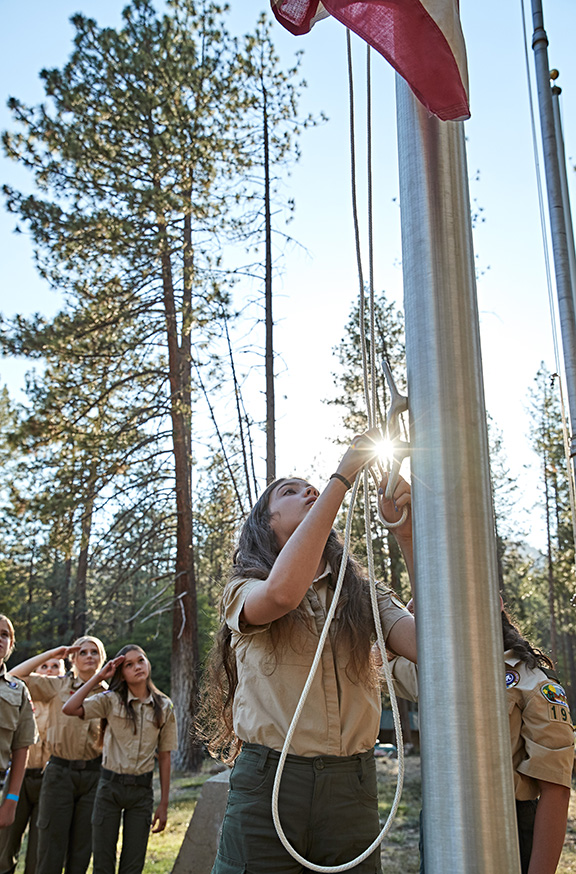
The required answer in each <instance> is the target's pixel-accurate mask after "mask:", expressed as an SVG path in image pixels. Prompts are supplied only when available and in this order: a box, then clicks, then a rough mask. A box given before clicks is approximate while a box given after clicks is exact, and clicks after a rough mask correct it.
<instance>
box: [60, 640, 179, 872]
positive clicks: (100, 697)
mask: <svg viewBox="0 0 576 874" xmlns="http://www.w3.org/2000/svg"><path fill="white" fill-rule="evenodd" d="M104 680H109V687H108V690H107V691H106V692H100V693H99V694H97V695H93V696H92V697H89V696H90V694H91V692H92V690H93V688H94V687H95V686H96V685H97V684H98V683H101V682H103V681H104ZM62 712H63V713H65V714H66V715H67V716H79V717H80V718H81V719H94V718H95V717H100V718H101V719H102V723H103V724H102V731H103V750H102V772H101V775H100V781H99V783H98V788H97V790H96V799H95V801H94V811H93V814H92V840H93V858H94V874H113V872H114V871H115V869H116V845H117V843H118V832H119V828H120V820H121V819H122V827H123V840H122V852H121V855H120V866H119V872H120V874H139V872H141V871H142V869H143V867H144V862H145V859H146V847H147V845H148V835H149V833H150V824H151V823H152V831H154V832H161V831H163V829H164V828H165V827H166V820H167V817H168V798H169V792H170V751H171V750H175V749H177V747H178V741H177V734H176V719H175V717H174V711H173V707H172V702H171V701H170V699H169V698H168V697H167V696H166V695H163V694H162V692H160V691H159V689H157V688H156V686H155V685H154V683H153V682H152V678H151V676H150V662H149V661H148V659H147V657H146V653H145V652H144V650H143V649H142V648H141V647H139V646H136V645H135V644H128V645H127V646H124V647H122V649H121V650H120V651H119V652H118V653H117V654H116V656H115V657H114V658H113V659H112V661H110V662H108V663H107V664H106V665H104V667H103V668H102V669H101V670H100V671H99V672H98V674H97V675H96V676H94V677H93V679H92V680H90V681H88V683H86V684H85V685H84V686H82V688H80V689H78V691H77V692H76V693H75V694H74V695H72V697H71V698H69V700H68V701H67V702H66V704H65V705H64V707H63V708H62ZM156 753H157V754H158V767H159V771H160V803H159V805H158V807H157V808H156V812H155V813H154V818H152V811H153V805H154V796H153V791H152V776H153V773H154V758H155V755H156Z"/></svg>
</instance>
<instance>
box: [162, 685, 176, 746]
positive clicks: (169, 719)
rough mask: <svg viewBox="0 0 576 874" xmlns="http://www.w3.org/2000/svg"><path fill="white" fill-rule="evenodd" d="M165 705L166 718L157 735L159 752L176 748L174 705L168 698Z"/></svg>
mask: <svg viewBox="0 0 576 874" xmlns="http://www.w3.org/2000/svg"><path fill="white" fill-rule="evenodd" d="M166 705H167V713H166V719H165V720H164V725H163V726H162V728H161V729H160V733H159V735H158V752H159V753H163V752H166V751H168V750H177V749H178V729H177V726H176V716H175V715H174V705H173V704H172V702H171V701H170V699H169V698H168V699H167V701H166Z"/></svg>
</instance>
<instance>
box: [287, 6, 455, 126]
mask: <svg viewBox="0 0 576 874" xmlns="http://www.w3.org/2000/svg"><path fill="white" fill-rule="evenodd" d="M271 5H272V11H273V13H274V15H275V16H276V18H277V19H278V21H279V22H280V24H282V25H284V27H285V28H287V30H289V31H290V32H291V33H294V34H297V35H300V34H303V33H308V32H309V31H310V30H311V28H312V27H313V26H314V24H315V23H316V22H317V21H320V19H322V18H326V17H327V16H328V15H332V16H334V18H337V19H338V21H340V22H341V23H342V24H344V25H345V26H346V27H348V28H350V30H352V31H354V33H356V34H358V36H360V37H362V39H364V40H366V42H367V43H368V44H369V45H371V46H372V48H374V49H376V51H378V52H380V54H381V55H384V57H385V58H386V60H387V61H389V62H390V63H391V64H392V66H393V67H394V69H395V70H397V71H398V73H399V74H400V75H401V76H402V77H403V78H404V79H405V80H406V81H407V82H408V84H409V85H410V88H411V89H412V91H413V92H414V94H415V95H416V97H417V98H418V99H419V100H420V101H421V102H422V103H423V104H424V106H425V107H426V108H427V109H428V110H429V111H430V112H432V113H433V114H434V115H437V116H438V118H441V119H442V120H443V121H448V120H451V121H456V120H460V119H465V118H469V117H470V108H469V105H468V69H467V63H466V46H465V44H464V37H463V35H462V29H461V27H460V12H459V0H322V2H320V0H271Z"/></svg>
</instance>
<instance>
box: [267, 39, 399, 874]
mask: <svg viewBox="0 0 576 874" xmlns="http://www.w3.org/2000/svg"><path fill="white" fill-rule="evenodd" d="M346 38H347V47H348V74H349V90H350V154H351V178H352V212H353V220H354V231H355V242H356V259H357V265H358V277H359V284H360V315H359V325H360V337H361V344H362V369H363V375H364V394H365V399H366V408H367V413H368V426H369V428H372V427H374V421H375V418H376V368H375V358H376V356H375V349H376V340H375V333H376V332H375V323H374V279H373V245H372V239H373V233H372V169H371V161H372V157H371V108H370V104H371V84H370V52H369V51H368V57H367V97H368V131H367V134H368V164H369V172H368V187H369V195H368V224H369V260H370V355H371V361H372V367H371V377H372V385H371V391H370V386H369V379H368V354H367V350H366V340H365V327H364V306H365V300H364V280H363V272H362V257H361V252H360V232H359V226H358V210H357V196H356V146H355V138H354V93H353V77H352V51H351V43H350V31H348V30H347V31H346ZM379 468H380V472H381V466H380V465H379ZM370 475H372V477H373V479H374V480H375V482H376V483H378V480H377V478H376V475H375V473H374V472H373V471H369V470H368V469H366V468H365V470H364V521H365V529H366V554H367V563H368V580H369V588H370V602H371V605H372V615H373V619H374V627H375V629H376V636H377V640H378V646H379V647H380V652H381V655H382V664H383V672H384V677H385V679H386V684H387V687H388V694H389V696H390V703H391V705H392V713H393V718H394V729H395V731H396V742H397V748H398V777H397V781H396V792H395V795H394V799H393V802H392V806H391V808H390V811H389V814H388V818H387V820H386V822H385V824H384V827H383V828H382V830H381V832H380V834H379V835H378V837H377V838H375V840H374V841H373V842H372V843H371V844H370V846H369V847H367V848H366V850H364V852H363V853H361V854H360V855H359V856H358V857H357V858H356V859H352V860H351V861H349V862H345V863H344V864H342V865H317V864H316V863H314V862H310V861H309V860H308V859H305V858H304V857H303V856H301V855H300V853H298V851H297V850H296V849H295V848H294V847H293V846H292V845H291V843H290V841H289V840H288V838H287V837H286V833H285V832H284V829H283V827H282V823H281V822H280V814H279V811H278V798H279V795H280V784H281V782H282V774H283V771H284V765H285V762H286V758H287V756H288V750H289V749H290V745H291V743H292V737H293V736H294V732H295V730H296V726H297V725H298V722H299V720H300V716H301V713H302V710H303V708H304V705H305V703H306V700H307V698H308V694H309V692H310V689H311V687H312V683H313V681H314V677H315V676H316V671H317V670H318V665H319V664H320V659H321V658H322V652H323V650H324V645H325V643H326V640H327V638H328V634H329V632H330V625H331V624H332V619H333V618H334V614H335V612H336V608H337V606H338V601H339V599H340V593H341V591H342V584H343V581H344V574H345V572H346V565H347V562H348V556H349V553H350V538H351V531H352V519H353V515H354V507H355V504H356V497H357V494H358V487H359V482H360V477H359V476H357V477H356V480H355V482H354V487H353V489H352V496H351V499H350V507H349V508H348V514H347V517H346V528H345V532H344V549H343V554H342V561H341V564H340V570H339V573H338V580H337V582H336V587H335V589H334V594H333V596H332V603H331V604H330V608H329V610H328V613H327V616H326V620H325V623H324V627H323V629H322V633H321V635H320V639H319V641H318V646H317V649H316V654H315V656H314V659H313V661H312V665H311V667H310V672H309V674H308V678H307V680H306V683H305V685H304V689H303V690H302V694H301V696H300V700H299V701H298V705H297V707H296V710H295V712H294V716H293V717H292V721H291V723H290V726H289V728H288V732H287V734H286V739H285V741H284V746H283V747H282V752H281V754H280V759H279V761H278V767H277V770H276V776H275V779H274V786H273V789H272V818H273V820H274V825H275V828H276V832H277V833H278V837H279V839H280V841H281V843H282V845H283V847H284V849H286V850H287V851H288V853H290V855H291V856H292V857H293V858H294V859H296V861H297V862H299V863H300V864H301V865H303V866H304V867H305V868H307V869H309V870H311V871H319V872H323V874H337V872H340V871H348V870H349V869H350V868H354V867H355V866H356V865H359V864H360V863H361V862H363V861H364V859H367V858H368V856H370V855H371V854H372V853H373V852H374V850H375V849H376V848H377V847H378V846H379V845H380V844H381V843H382V841H383V840H384V838H385V837H386V835H387V834H388V832H389V831H390V828H391V826H392V823H393V822H394V818H395V815H396V811H397V809H398V804H399V803H400V798H401V795H402V787H403V783H404V741H403V737H402V725H401V721H400V713H399V710H398V702H397V700H396V695H395V692H394V683H393V679H392V674H391V671H390V666H389V664H388V658H387V655H386V644H385V641H384V635H383V633H382V622H381V619H380V613H379V610H378V595H377V590H376V577H375V572H374V553H373V550H372V538H371V531H370V501H369V488H368V486H369V479H370ZM378 512H379V514H380V508H378ZM406 513H407V511H406ZM406 513H404V514H403V516H402V519H401V520H400V521H399V522H398V523H395V524H396V525H399V524H402V522H403V521H404V520H405V518H406ZM380 518H382V516H381V514H380ZM384 521H385V520H384ZM385 524H386V525H387V526H388V527H395V524H394V523H392V524H391V523H388V522H386V523H385Z"/></svg>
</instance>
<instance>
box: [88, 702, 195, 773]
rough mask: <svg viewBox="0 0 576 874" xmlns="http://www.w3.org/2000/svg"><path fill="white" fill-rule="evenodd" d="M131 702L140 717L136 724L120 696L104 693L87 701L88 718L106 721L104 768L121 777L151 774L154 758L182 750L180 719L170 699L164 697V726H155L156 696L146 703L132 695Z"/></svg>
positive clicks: (103, 754)
mask: <svg viewBox="0 0 576 874" xmlns="http://www.w3.org/2000/svg"><path fill="white" fill-rule="evenodd" d="M128 700H129V701H132V707H133V708H134V711H135V713H136V734H134V723H133V722H132V720H131V719H130V718H129V716H128V715H127V713H126V708H125V706H124V704H123V703H122V699H121V698H120V695H119V694H118V693H117V692H100V694H99V695H93V696H91V697H90V698H86V699H85V701H84V704H83V707H84V718H85V719H92V718H93V717H95V716H99V717H102V718H106V719H107V720H108V725H107V726H106V732H105V734H104V749H103V750H102V766H103V767H104V768H108V770H110V771H115V772H116V773H117V774H147V773H148V772H149V771H153V770H154V755H155V753H156V750H158V752H161V753H162V752H166V751H168V750H176V749H178V736H177V732H176V718H175V716H174V707H173V705H172V702H171V701H170V698H167V697H166V696H165V695H163V696H162V710H163V715H162V726H161V728H158V727H157V726H156V723H155V722H154V705H153V702H152V696H151V695H149V696H148V698H146V699H145V700H144V701H140V699H139V698H135V697H134V696H133V695H131V694H130V693H128Z"/></svg>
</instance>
